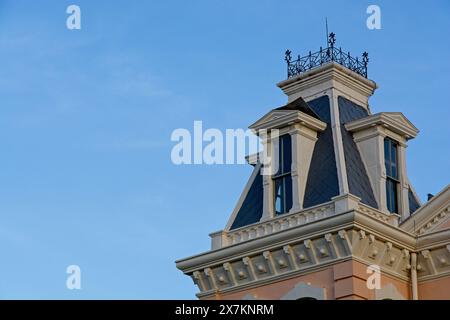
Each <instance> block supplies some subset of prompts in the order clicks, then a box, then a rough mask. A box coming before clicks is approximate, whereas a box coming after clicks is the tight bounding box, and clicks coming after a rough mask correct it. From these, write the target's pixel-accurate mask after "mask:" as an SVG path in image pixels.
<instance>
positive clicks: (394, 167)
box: [391, 142, 397, 179]
mask: <svg viewBox="0 0 450 320" xmlns="http://www.w3.org/2000/svg"><path fill="white" fill-rule="evenodd" d="M391 177H393V178H396V179H397V145H396V144H395V143H393V142H391Z"/></svg>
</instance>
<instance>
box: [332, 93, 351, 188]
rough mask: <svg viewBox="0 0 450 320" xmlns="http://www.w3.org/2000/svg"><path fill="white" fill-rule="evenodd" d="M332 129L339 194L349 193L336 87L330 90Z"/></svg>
mask: <svg viewBox="0 0 450 320" xmlns="http://www.w3.org/2000/svg"><path fill="white" fill-rule="evenodd" d="M329 99H330V115H331V130H332V134H333V147H334V156H335V159H336V168H337V175H338V180H339V194H346V193H349V188H348V179H347V169H346V166H345V155H344V144H343V142H342V132H341V122H340V119H339V103H338V95H337V94H336V92H335V90H334V89H331V90H330V93H329Z"/></svg>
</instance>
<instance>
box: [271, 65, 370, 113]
mask: <svg viewBox="0 0 450 320" xmlns="http://www.w3.org/2000/svg"><path fill="white" fill-rule="evenodd" d="M277 86H278V87H279V88H281V89H282V90H283V92H284V93H285V94H286V95H288V97H289V100H290V101H292V100H293V99H295V98H297V97H298V96H302V97H303V98H304V99H305V100H309V99H310V98H313V97H317V95H320V94H322V93H323V92H325V91H326V90H328V89H331V88H335V89H337V90H340V91H341V92H342V93H343V94H344V95H346V96H348V97H351V99H352V100H356V101H357V103H358V104H360V105H363V106H364V107H366V108H368V102H367V101H368V98H369V97H370V96H371V95H372V94H373V92H374V91H375V89H376V88H377V84H376V83H375V82H374V81H372V80H368V79H366V78H364V77H363V76H361V75H359V74H357V73H355V72H353V71H351V70H350V69H348V68H345V67H343V66H342V65H340V64H338V63H336V62H330V63H326V64H324V65H323V66H321V67H318V68H316V69H312V70H310V71H307V72H305V73H301V74H299V75H297V76H295V77H292V78H290V79H287V80H284V81H281V82H280V83H278V84H277Z"/></svg>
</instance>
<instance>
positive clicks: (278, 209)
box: [275, 179, 283, 214]
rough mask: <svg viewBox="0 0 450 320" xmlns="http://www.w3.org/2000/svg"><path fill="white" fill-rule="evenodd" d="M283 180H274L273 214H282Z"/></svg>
mask: <svg viewBox="0 0 450 320" xmlns="http://www.w3.org/2000/svg"><path fill="white" fill-rule="evenodd" d="M282 182H283V179H276V180H275V214H280V213H282V212H283V198H282V194H283V190H282V189H283V183H282Z"/></svg>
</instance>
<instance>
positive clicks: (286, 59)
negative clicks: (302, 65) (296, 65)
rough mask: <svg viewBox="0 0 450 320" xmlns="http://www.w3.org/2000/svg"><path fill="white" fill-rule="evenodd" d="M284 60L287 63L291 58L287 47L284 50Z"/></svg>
mask: <svg viewBox="0 0 450 320" xmlns="http://www.w3.org/2000/svg"><path fill="white" fill-rule="evenodd" d="M284 60H285V61H286V62H287V63H289V62H291V60H292V57H291V50H289V49H287V50H286V52H285V53H284Z"/></svg>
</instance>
